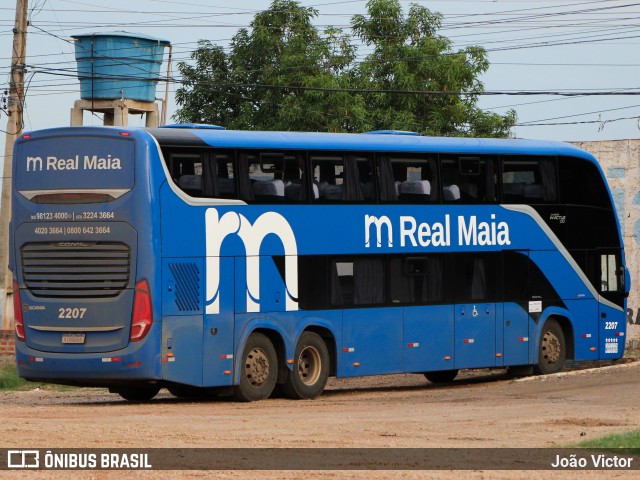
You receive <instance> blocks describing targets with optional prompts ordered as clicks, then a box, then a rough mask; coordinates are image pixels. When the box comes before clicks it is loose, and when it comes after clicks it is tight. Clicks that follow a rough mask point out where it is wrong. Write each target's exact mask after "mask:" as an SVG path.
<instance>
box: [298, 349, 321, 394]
mask: <svg viewBox="0 0 640 480" xmlns="http://www.w3.org/2000/svg"><path fill="white" fill-rule="evenodd" d="M321 371H322V360H321V358H320V352H318V350H317V349H316V348H314V347H305V348H303V349H302V351H301V352H300V355H299V356H298V377H299V378H300V381H301V382H302V383H304V384H305V385H315V383H316V382H317V381H318V378H320V372H321Z"/></svg>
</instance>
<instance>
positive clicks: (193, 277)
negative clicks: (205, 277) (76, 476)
mask: <svg viewBox="0 0 640 480" xmlns="http://www.w3.org/2000/svg"><path fill="white" fill-rule="evenodd" d="M169 270H170V271H171V274H172V275H173V278H174V280H175V282H176V307H178V310H179V311H180V312H189V311H198V310H200V270H199V269H198V266H197V265H196V264H195V263H170V264H169Z"/></svg>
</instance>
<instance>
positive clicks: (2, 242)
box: [0, 0, 28, 329]
mask: <svg viewBox="0 0 640 480" xmlns="http://www.w3.org/2000/svg"><path fill="white" fill-rule="evenodd" d="M27 3H28V0H16V21H15V27H14V28H13V51H12V52H11V79H10V81H9V101H8V105H7V114H8V116H9V120H8V122H7V140H6V144H5V150H4V170H3V173H2V204H0V316H1V318H2V319H3V321H2V328H3V329H8V328H13V325H12V324H11V319H12V318H13V310H12V309H11V308H7V306H8V305H7V304H8V303H9V302H7V300H8V299H9V298H11V294H12V293H13V285H12V280H11V278H12V277H11V273H10V272H9V268H8V266H9V220H10V218H11V178H12V161H13V143H14V142H15V140H16V138H18V135H20V134H21V133H22V110H23V106H24V73H25V58H26V54H27V8H28V6H27ZM5 312H10V313H9V315H5Z"/></svg>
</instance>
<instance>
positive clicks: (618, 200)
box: [573, 140, 640, 323]
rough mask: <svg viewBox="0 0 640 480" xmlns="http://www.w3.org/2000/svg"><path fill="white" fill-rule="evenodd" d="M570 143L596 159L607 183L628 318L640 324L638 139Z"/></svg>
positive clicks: (639, 155) (639, 153)
mask: <svg viewBox="0 0 640 480" xmlns="http://www.w3.org/2000/svg"><path fill="white" fill-rule="evenodd" d="M573 144H574V145H576V146H577V147H580V148H582V149H583V150H586V151H588V152H590V153H592V154H593V155H595V156H596V158H597V159H598V161H599V162H600V165H601V166H602V170H603V171H604V174H605V176H606V177H607V181H608V182H609V187H610V188H611V193H612V194H613V200H614V202H615V204H616V209H617V210H618V219H619V221H620V227H621V228H622V232H623V240H624V247H625V253H626V261H627V266H628V268H629V271H630V273H631V293H630V295H629V302H628V310H627V316H628V317H629V316H631V318H632V319H633V322H634V323H640V140H610V141H603V142H573ZM594 228H597V225H594Z"/></svg>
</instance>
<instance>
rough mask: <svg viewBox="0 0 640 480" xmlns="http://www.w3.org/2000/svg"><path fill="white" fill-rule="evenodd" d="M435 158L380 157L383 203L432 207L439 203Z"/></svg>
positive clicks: (379, 169) (379, 174) (379, 187)
mask: <svg viewBox="0 0 640 480" xmlns="http://www.w3.org/2000/svg"><path fill="white" fill-rule="evenodd" d="M436 172H437V163H436V159H435V158H424V157H411V156H407V157H398V156H395V155H380V156H378V191H379V192H380V201H381V202H400V203H428V202H433V201H436V200H438V190H439V187H438V182H437V175H436Z"/></svg>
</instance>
